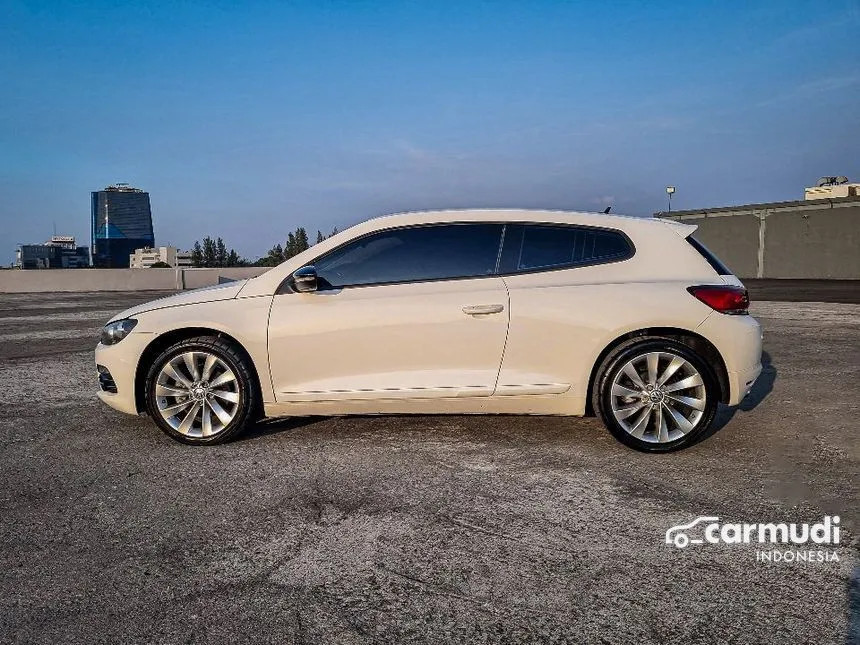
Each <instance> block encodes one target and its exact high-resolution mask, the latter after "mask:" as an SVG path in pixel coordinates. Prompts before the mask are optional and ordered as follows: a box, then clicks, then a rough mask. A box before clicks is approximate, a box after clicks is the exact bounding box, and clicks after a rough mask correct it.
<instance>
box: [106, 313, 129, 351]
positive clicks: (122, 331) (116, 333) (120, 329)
mask: <svg viewBox="0 0 860 645" xmlns="http://www.w3.org/2000/svg"><path fill="white" fill-rule="evenodd" d="M135 325H137V321H136V320H135V319H134V318H126V319H124V320H115V321H114V322H112V323H108V324H107V325H105V328H104V329H102V339H101V340H102V345H116V344H117V343H118V342H119V341H121V340H122V339H123V338H125V337H126V336H128V335H129V333H130V332H131V330H132V329H134V326H135Z"/></svg>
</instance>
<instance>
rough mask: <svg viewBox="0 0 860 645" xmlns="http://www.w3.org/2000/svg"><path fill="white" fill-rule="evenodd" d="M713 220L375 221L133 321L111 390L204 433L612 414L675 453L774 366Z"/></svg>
mask: <svg viewBox="0 0 860 645" xmlns="http://www.w3.org/2000/svg"><path fill="white" fill-rule="evenodd" d="M694 230H695V227H694V226H689V225H685V224H680V223H677V222H671V221H665V220H655V219H646V218H635V217H620V216H616V215H603V214H593V213H570V212H556V211H528V210H462V211H438V212H423V213H407V214H400V215H390V216H386V217H380V218H376V219H372V220H369V221H367V222H364V223H362V224H359V225H357V226H355V227H353V228H351V229H349V230H346V231H343V232H342V233H339V234H337V235H335V236H333V237H331V238H329V239H327V240H325V241H323V242H320V243H319V244H317V245H315V246H313V247H312V248H310V249H308V250H307V251H305V252H303V253H301V254H300V255H297V256H295V257H293V258H291V259H290V260H287V261H286V262H284V263H283V264H281V265H280V266H278V267H276V268H274V269H272V270H270V271H268V272H267V273H265V274H263V275H261V276H259V277H257V278H253V279H251V280H245V281H240V282H232V283H228V284H225V285H219V286H217V287H212V288H208V289H201V290H197V291H191V292H188V293H182V294H179V295H175V296H172V297H169V298H164V299H161V300H155V301H153V302H149V303H147V304H143V305H140V306H137V307H133V308H131V309H128V310H126V311H124V312H122V313H121V314H119V315H118V316H115V317H114V318H113V319H112V320H111V321H110V322H109V323H108V325H107V326H106V327H105V329H104V331H103V333H102V339H101V342H100V343H99V345H98V347H97V348H96V356H95V358H96V364H97V368H98V373H99V382H100V385H101V391H100V392H99V397H100V398H101V399H102V401H104V402H105V403H107V404H108V405H110V406H112V407H114V408H116V409H117V410H120V411H122V412H127V413H129V414H140V413H143V412H147V413H148V414H149V415H150V416H151V417H152V418H153V419H154V420H155V422H156V423H157V424H158V425H159V426H160V427H161V429H162V430H164V431H165V432H166V433H167V434H168V435H170V436H171V437H173V438H174V439H177V440H179V441H182V442H185V443H191V444H214V443H219V442H222V441H225V440H227V439H229V438H231V437H235V436H236V435H237V434H238V433H240V432H241V431H242V430H243V429H244V428H246V427H248V426H249V424H252V423H254V422H255V421H256V420H258V419H259V418H261V417H263V416H265V417H277V416H293V415H302V416H304V415H339V414H385V413H397V414H402V413H418V414H424V413H431V414H437V413H451V414H498V413H507V414H539V415H569V416H580V415H584V414H587V413H590V412H592V411H594V412H596V413H597V414H598V415H600V417H601V418H602V419H603V421H604V422H605V424H606V426H607V427H608V428H609V430H610V432H612V434H613V435H614V436H615V437H616V438H617V439H619V440H620V441H622V442H623V443H625V444H626V445H628V446H630V447H632V448H635V449H638V450H643V451H652V452H662V451H669V450H674V449H677V448H681V447H683V446H687V445H689V444H691V443H693V442H695V441H696V440H697V438H699V437H701V435H702V434H703V433H704V432H705V431H706V430H707V428H708V426H709V425H710V424H711V422H712V421H713V418H714V413H715V410H716V408H717V404H718V403H719V402H722V403H725V404H728V405H736V404H738V403H739V402H740V401H741V399H743V397H744V396H745V395H746V394H747V393H748V392H749V390H750V388H751V387H752V385H753V383H754V381H755V380H756V377H758V375H759V372H760V371H761V360H760V359H761V340H762V338H761V328H760V327H759V324H758V322H756V320H755V319H753V318H752V317H751V316H750V315H748V313H747V307H748V303H749V301H748V298H747V294H746V291H745V289H744V287H743V285H742V284H741V282H740V280H738V279H737V278H736V277H735V276H733V275H731V272H730V271H729V270H728V269H726V268H725V267H724V266H723V265H722V264H721V263H720V262H719V260H717V259H716V258H715V257H713V255H711V254H710V253H709V252H708V251H707V250H706V249H705V248H704V247H703V246H702V245H701V244H700V243H698V242H697V241H696V240H695V239H694V238H692V237H691V234H692V233H693V231H694Z"/></svg>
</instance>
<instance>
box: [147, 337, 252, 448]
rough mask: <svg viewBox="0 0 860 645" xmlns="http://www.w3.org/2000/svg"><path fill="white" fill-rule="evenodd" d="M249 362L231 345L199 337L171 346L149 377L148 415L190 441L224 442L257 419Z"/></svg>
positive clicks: (177, 438)
mask: <svg viewBox="0 0 860 645" xmlns="http://www.w3.org/2000/svg"><path fill="white" fill-rule="evenodd" d="M254 382H255V381H254V378H253V373H252V371H251V369H250V360H249V359H248V358H247V357H246V356H245V354H244V352H241V351H240V350H238V349H237V348H236V347H235V346H234V345H233V344H232V343H229V342H227V341H225V340H224V339H222V338H218V337H215V336H200V337H197V338H190V339H188V340H183V341H181V342H179V343H176V344H175V345H172V346H171V347H168V348H167V349H166V350H164V352H162V353H161V355H159V357H158V358H157V359H156V360H155V362H154V363H153V364H152V367H151V368H150V370H149V374H148V376H147V380H146V405H147V411H148V413H149V416H150V417H152V419H153V420H154V421H155V422H156V424H158V426H159V427H160V428H161V429H162V430H163V431H164V432H165V433H166V434H167V435H169V436H170V437H172V438H173V439H176V440H177V441H181V442H182V443H188V444H196V445H202V444H217V443H223V442H224V441H227V440H229V439H231V438H232V437H234V436H236V435H237V434H239V433H240V432H242V430H243V429H245V428H246V427H247V426H248V425H250V423H251V422H252V421H253V419H254V414H253V411H254V409H255V407H256V405H257V398H258V397H257V395H256V388H255V387H254Z"/></svg>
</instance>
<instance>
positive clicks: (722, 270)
mask: <svg viewBox="0 0 860 645" xmlns="http://www.w3.org/2000/svg"><path fill="white" fill-rule="evenodd" d="M687 241H688V242H689V243H690V246H692V247H693V248H694V249H696V250H697V251H698V252H699V253H700V254H701V256H702V257H703V258H705V259H706V260H707V261H708V264H710V265H711V268H713V270H714V271H716V272H717V274H718V275H732V271H731V269H729V267H727V266H726V265H725V264H723V263H722V262H720V258H718V257H717V256H716V255H714V254H713V253H711V252H710V251H709V250H708V247H706V246H705V245H704V244H702V243H701V242H699V240H697V239H696V238H695V237H693V236H692V235H691V236H690V237H688V238H687Z"/></svg>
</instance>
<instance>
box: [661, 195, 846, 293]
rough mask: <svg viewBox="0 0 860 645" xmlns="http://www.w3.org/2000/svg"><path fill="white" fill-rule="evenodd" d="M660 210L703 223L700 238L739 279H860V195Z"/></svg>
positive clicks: (682, 219)
mask: <svg viewBox="0 0 860 645" xmlns="http://www.w3.org/2000/svg"><path fill="white" fill-rule="evenodd" d="M850 186H851V184H847V183H842V184H837V185H834V186H827V187H828V188H840V189H841V188H842V187H846V188H847V187H850ZM809 190H810V189H807V191H809ZM807 195H808V192H807ZM655 215H656V216H657V217H663V218H666V219H673V220H676V221H679V222H683V223H684V224H694V225H696V226H698V230H697V231H696V233H695V236H696V238H697V239H698V240H700V241H701V242H702V243H703V244H704V245H705V246H707V247H708V248H709V249H710V250H711V251H713V252H714V254H715V255H716V256H717V257H719V258H720V259H721V260H722V261H723V262H725V264H726V265H727V266H728V267H729V269H731V270H732V271H733V272H734V274H735V275H737V276H738V277H740V278H794V279H801V278H803V279H842V280H857V279H860V253H858V249H860V196H853V195H846V196H842V197H828V198H824V199H804V200H803V201H794V202H774V203H768V204H745V205H743V206H724V207H720V208H702V209H693V210H684V211H672V213H656V214H655Z"/></svg>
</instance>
